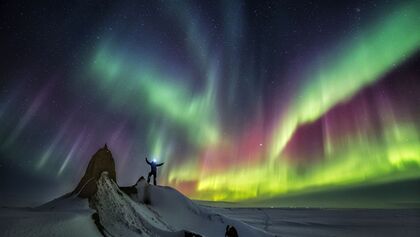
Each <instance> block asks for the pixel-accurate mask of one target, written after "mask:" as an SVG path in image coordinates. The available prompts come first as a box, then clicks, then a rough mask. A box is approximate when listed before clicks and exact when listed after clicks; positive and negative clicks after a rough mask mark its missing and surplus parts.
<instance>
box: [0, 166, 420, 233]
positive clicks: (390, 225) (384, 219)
mask: <svg viewBox="0 0 420 237" xmlns="http://www.w3.org/2000/svg"><path fill="white" fill-rule="evenodd" d="M135 190H137V193H132V194H130V195H128V194H126V193H124V192H122V191H121V190H120V189H119V188H118V186H117V184H116V183H115V182H114V181H113V180H112V179H110V178H108V176H107V174H106V173H103V174H102V176H101V178H100V179H99V181H98V191H97V193H96V194H95V196H94V197H93V198H92V199H91V201H90V202H89V201H88V200H87V199H81V198H78V197H77V196H71V195H69V194H68V195H64V196H62V197H60V198H57V199H55V200H53V201H51V202H49V203H46V204H44V205H42V206H39V207H36V208H0V236H1V237H3V236H5V237H6V236H7V237H8V236H25V237H33V236H82V237H83V236H89V237H97V236H99V237H101V236H124V237H131V236H133V237H134V236H136V237H139V236H141V237H151V236H160V237H181V236H185V231H188V232H193V233H197V234H199V235H201V236H207V237H217V236H221V237H222V236H225V229H226V226H227V225H233V226H234V227H235V228H236V229H237V231H238V234H239V236H240V237H257V236H258V237H266V236H267V237H268V236H420V210H419V209H398V210H381V209H309V208H221V207H210V206H203V205H199V204H198V203H196V202H195V201H192V200H190V199H188V198H187V197H185V196H184V195H182V194H181V193H180V192H178V191H177V190H175V189H172V188H170V187H162V186H154V185H148V184H147V183H146V182H145V181H144V180H141V181H139V182H138V183H137V184H136V186H135ZM94 217H95V218H96V217H97V218H96V219H97V220H99V222H97V221H96V224H95V220H94V219H95V218H94Z"/></svg>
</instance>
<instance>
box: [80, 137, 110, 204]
mask: <svg viewBox="0 0 420 237" xmlns="http://www.w3.org/2000/svg"><path fill="white" fill-rule="evenodd" d="M104 171H106V172H107V173H108V176H109V178H111V179H112V180H114V182H116V172H115V162H114V159H113V157H112V153H111V151H110V150H109V149H108V147H107V145H106V144H105V146H104V147H102V148H101V149H99V150H98V151H97V152H96V153H95V154H94V155H93V156H92V158H91V159H90V161H89V164H88V167H87V169H86V172H85V174H84V175H83V177H82V179H81V180H80V182H79V184H78V185H77V187H76V189H74V191H73V192H72V194H77V195H78V196H79V197H81V198H90V197H92V196H93V195H94V194H95V193H96V192H97V190H98V187H97V181H98V180H99V178H100V177H101V173H102V172H104Z"/></svg>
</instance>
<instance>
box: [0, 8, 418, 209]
mask: <svg viewBox="0 0 420 237" xmlns="http://www.w3.org/2000/svg"><path fill="white" fill-rule="evenodd" d="M32 4H33V3H32ZM47 13H48V14H47ZM1 17H2V23H1V24H2V25H1V28H0V30H1V31H2V32H3V34H2V35H4V36H2V38H3V37H4V40H2V41H3V43H2V44H1V46H0V47H1V48H0V49H1V52H3V57H2V58H3V61H4V62H3V63H2V66H1V67H2V70H1V78H2V80H1V82H0V89H1V93H0V121H1V123H2V125H3V126H2V127H1V128H0V155H1V157H0V173H2V175H3V176H2V178H1V179H2V180H3V181H2V183H0V184H1V185H2V187H0V188H1V189H2V190H4V193H10V194H13V195H15V196H16V195H19V193H20V192H24V191H22V190H25V185H26V184H29V185H28V187H27V189H30V187H33V186H36V185H39V186H42V187H44V188H45V190H48V192H51V193H54V194H55V193H59V192H62V191H63V190H67V189H68V187H71V186H74V184H75V183H77V181H78V179H79V177H80V176H81V175H82V174H83V172H84V170H85V167H86V165H87V163H88V161H89V158H90V157H91V155H92V154H93V153H94V152H95V151H96V150H97V149H98V148H99V147H101V146H103V144H104V143H107V144H108V146H109V147H110V150H111V151H112V152H113V155H114V158H115V160H116V165H117V174H118V177H117V180H118V182H119V183H120V184H121V185H131V184H132V183H134V182H135V181H136V180H137V179H138V177H139V176H141V175H143V176H144V175H147V169H148V167H147V165H146V164H145V163H144V157H145V156H148V157H153V158H156V159H158V160H159V161H162V162H165V165H164V166H163V167H162V168H161V170H160V173H159V177H158V182H160V183H163V184H164V185H170V186H173V187H175V188H177V189H179V190H181V191H182V192H183V193H185V194H187V195H188V196H189V197H191V198H195V199H202V200H214V201H246V200H249V199H251V200H255V199H266V198H272V197H277V196H282V195H287V194H289V193H299V192H305V191H306V190H314V189H323V190H325V189H326V190H328V189H329V188H333V187H347V186H349V187H350V186H352V187H354V186H357V185H363V184H370V183H387V182H391V181H396V180H405V179H411V178H420V119H419V118H420V84H419V80H420V30H419V27H418V26H419V25H420V2H418V1H389V2H388V1H350V2H339V3H326V2H324V3H322V2H319V3H315V2H307V3H303V2H295V1H276V2H271V1H255V2H252V1H244V2H243V1H220V2H217V3H216V2H204V1H154V2H143V1H135V2H125V3H123V2H114V3H112V2H102V3H99V2H90V3H83V2H81V3H79V4H75V5H72V4H70V3H64V4H63V5H57V3H55V4H46V5H45V6H43V5H35V4H33V5H25V4H21V3H19V2H13V3H5V4H3V7H2V14H1ZM5 177H8V178H5ZM6 179H7V180H15V181H16V180H18V181H16V182H18V184H19V185H22V186H23V187H22V188H21V189H22V190H20V189H19V192H17V189H16V187H15V184H14V183H12V182H11V181H6ZM28 180H29V181H28ZM58 182H60V183H62V182H64V183H65V185H58ZM16 193H17V194H16Z"/></svg>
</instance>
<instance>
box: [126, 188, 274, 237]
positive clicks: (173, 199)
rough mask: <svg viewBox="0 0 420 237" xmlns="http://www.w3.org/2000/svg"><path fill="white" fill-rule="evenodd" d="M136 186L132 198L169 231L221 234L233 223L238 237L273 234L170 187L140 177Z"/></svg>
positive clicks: (223, 234)
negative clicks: (232, 217)
mask: <svg viewBox="0 0 420 237" xmlns="http://www.w3.org/2000/svg"><path fill="white" fill-rule="evenodd" d="M136 188H137V191H138V193H137V194H135V195H133V197H132V199H133V200H135V201H136V202H137V203H139V204H140V205H141V206H143V207H146V208H147V209H149V210H150V211H151V212H152V213H155V215H157V216H155V217H156V218H157V219H159V220H160V221H162V222H164V223H168V225H169V228H170V229H172V230H189V231H192V232H194V233H198V234H200V235H203V236H225V230H226V225H233V226H235V228H236V229H237V231H238V234H239V236H274V235H270V234H268V233H266V232H263V231H261V230H258V229H255V228H254V227H252V226H250V225H247V224H245V223H243V222H240V221H237V220H234V219H231V218H227V217H225V216H223V215H220V214H218V213H216V212H214V211H213V210H211V209H210V208H206V207H203V206H200V205H198V204H196V203H195V202H193V201H191V200H190V199H188V198H187V197H185V196H184V195H182V194H181V193H180V192H178V191H177V190H175V189H172V188H170V187H161V186H153V185H148V184H147V183H146V182H145V181H144V180H142V181H140V182H139V183H137V185H136ZM145 199H146V201H147V200H149V201H150V205H145V204H144V201H145Z"/></svg>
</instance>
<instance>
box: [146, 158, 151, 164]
mask: <svg viewBox="0 0 420 237" xmlns="http://www.w3.org/2000/svg"><path fill="white" fill-rule="evenodd" d="M146 163H147V164H149V165H150V161H149V160H148V159H147V157H146Z"/></svg>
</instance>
